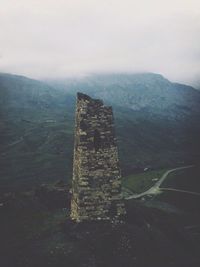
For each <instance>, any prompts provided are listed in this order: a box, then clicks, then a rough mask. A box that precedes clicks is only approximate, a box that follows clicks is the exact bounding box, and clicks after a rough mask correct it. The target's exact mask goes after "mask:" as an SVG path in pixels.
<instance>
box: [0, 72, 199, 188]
mask: <svg viewBox="0 0 200 267" xmlns="http://www.w3.org/2000/svg"><path fill="white" fill-rule="evenodd" d="M78 91H80V92H84V93H86V94H89V95H90V96H92V97H95V98H100V99H102V100H103V101H104V102H105V103H106V104H109V105H112V106H113V109H114V116H115V128H116V133H117V137H118V144H119V152H120V160H121V168H122V172H123V174H126V173H132V172H135V171H137V170H139V169H143V168H144V167H146V166H149V167H151V168H155V169H156V168H161V167H167V166H178V165H183V164H186V163H191V162H196V161H198V160H199V158H200V152H199V151H200V150H199V149H200V144H199V134H200V125H199V118H200V105H199V104H200V92H199V91H198V90H196V89H194V88H193V87H190V86H186V85H182V84H177V83H171V82H170V81H169V80H167V79H165V78H164V77H163V76H161V75H158V74H153V73H141V74H109V75H108V74H107V75H104V74H97V75H91V76H87V77H84V78H77V79H65V80H54V81H53V80H49V81H45V82H44V81H43V82H41V81H37V80H32V79H29V78H26V77H22V76H16V75H10V74H3V73H2V74H0V106H1V110H0V116H1V127H0V129H1V130H0V140H1V141H0V145H1V156H0V157H1V174H0V175H1V181H0V183H1V185H2V188H3V190H4V189H5V190H6V188H7V187H10V186H12V187H13V188H17V187H18V186H19V185H20V186H25V187H26V186H30V185H37V184H38V183H41V182H45V181H47V180H48V181H55V180H59V179H64V180H67V181H70V180H71V168H72V154H73V128H74V111H75V99H76V92H78Z"/></svg>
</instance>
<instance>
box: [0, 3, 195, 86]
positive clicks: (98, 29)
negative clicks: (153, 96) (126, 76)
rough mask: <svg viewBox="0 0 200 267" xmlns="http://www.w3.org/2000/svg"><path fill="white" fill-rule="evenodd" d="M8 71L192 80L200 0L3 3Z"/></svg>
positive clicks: (1, 26)
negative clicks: (141, 73) (155, 75)
mask: <svg viewBox="0 0 200 267" xmlns="http://www.w3.org/2000/svg"><path fill="white" fill-rule="evenodd" d="M1 2H2V3H1V9H0V32H1V35H0V55H1V57H0V71H5V72H14V73H19V74H24V75H27V76H31V77H35V78H43V77H55V78H56V77H65V76H69V75H72V74H73V75H76V74H84V73H90V72H93V73H94V72H118V71H119V72H135V71H152V72H158V73H162V74H164V75H165V76H166V77H168V78H169V79H172V80H177V81H182V82H188V83H190V82H192V80H193V79H194V77H197V76H198V75H199V69H200V60H199V58H200V45H199V44H200V40H199V39H200V2H199V1H197V0H190V1H188V0H168V1H162V0H140V1H138V0H137V1H136V0H123V1H122V0H73V1H69V0H57V1H55V0H42V1H41V0H40V1H38V0H18V1H14V0H1Z"/></svg>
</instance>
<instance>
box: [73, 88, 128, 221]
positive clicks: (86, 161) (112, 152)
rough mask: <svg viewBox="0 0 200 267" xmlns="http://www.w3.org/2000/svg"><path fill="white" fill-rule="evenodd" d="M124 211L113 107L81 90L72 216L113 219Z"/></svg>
mask: <svg viewBox="0 0 200 267" xmlns="http://www.w3.org/2000/svg"><path fill="white" fill-rule="evenodd" d="M124 213H125V208H124V204H123V202H122V197H121V173H120V168H119V159H118V151H117V145H116V138H115V134H114V125H113V113H112V108H111V107H107V106H104V104H103V102H102V101H101V100H96V99H92V98H91V97H89V96H87V95H85V94H82V93H78V94H77V106H76V122H75V144H74V162H73V181H72V202H71V218H72V219H73V220H75V221H83V220H110V219H112V218H118V217H119V216H120V215H123V214H124Z"/></svg>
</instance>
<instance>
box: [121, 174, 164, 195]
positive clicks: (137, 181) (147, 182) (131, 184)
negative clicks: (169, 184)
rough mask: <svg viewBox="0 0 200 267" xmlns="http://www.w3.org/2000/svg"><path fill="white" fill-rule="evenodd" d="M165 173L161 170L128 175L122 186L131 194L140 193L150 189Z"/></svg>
mask: <svg viewBox="0 0 200 267" xmlns="http://www.w3.org/2000/svg"><path fill="white" fill-rule="evenodd" d="M166 171H167V170H166V169H161V170H153V171H146V172H143V173H138V174H133V175H129V176H127V177H125V178H124V179H123V181H122V185H123V187H125V188H127V189H129V190H131V191H132V192H133V193H142V192H144V191H146V190H148V189H149V188H150V187H152V186H153V185H154V184H155V183H156V182H157V181H158V180H159V179H160V178H161V176H162V175H163V174H164V173H165V172H166Z"/></svg>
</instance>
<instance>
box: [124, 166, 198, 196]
mask: <svg viewBox="0 0 200 267" xmlns="http://www.w3.org/2000/svg"><path fill="white" fill-rule="evenodd" d="M193 167H194V165H188V166H184V167H177V168H174V169H171V170H168V171H166V172H165V173H164V174H163V175H162V176H161V178H160V179H159V180H158V181H157V182H156V183H155V185H153V186H152V187H151V188H150V189H148V190H146V191H145V192H143V193H140V194H133V195H131V196H129V197H126V198H125V199H127V200H129V199H137V198H141V197H143V196H146V195H155V194H158V193H159V192H160V191H161V190H163V189H164V190H166V188H163V189H161V188H160V186H161V184H162V183H163V181H164V180H165V179H166V178H167V176H168V175H169V174H170V173H172V172H175V171H178V170H183V169H188V168H193ZM168 190H171V191H172V188H169V189H168ZM173 191H179V192H180V191H181V192H182V191H183V190H178V189H173ZM184 193H190V194H198V193H195V192H190V191H184ZM198 195H200V194H198Z"/></svg>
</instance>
